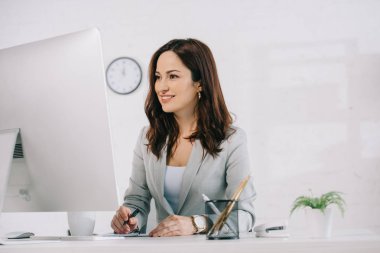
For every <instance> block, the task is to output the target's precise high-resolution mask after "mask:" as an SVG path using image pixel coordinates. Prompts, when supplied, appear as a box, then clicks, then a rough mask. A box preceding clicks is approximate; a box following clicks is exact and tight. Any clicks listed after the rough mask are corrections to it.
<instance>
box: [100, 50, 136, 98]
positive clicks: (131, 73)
mask: <svg viewBox="0 0 380 253" xmlns="http://www.w3.org/2000/svg"><path fill="white" fill-rule="evenodd" d="M141 78H142V71H141V68H140V65H139V64H138V63H137V62H136V61H135V60H134V59H132V58H129V57H120V58H117V59H115V60H113V61H112V62H111V63H110V64H109V65H108V68H107V70H106V80H107V85H108V87H110V88H111V90H113V91H114V92H116V93H118V94H129V93H131V92H133V91H135V90H136V89H137V88H138V87H139V85H140V83H141Z"/></svg>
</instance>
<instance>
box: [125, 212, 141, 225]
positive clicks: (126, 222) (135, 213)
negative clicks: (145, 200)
mask: <svg viewBox="0 0 380 253" xmlns="http://www.w3.org/2000/svg"><path fill="white" fill-rule="evenodd" d="M139 212H140V210H139V209H136V210H134V211H133V213H132V214H131V215H129V217H128V220H129V218H131V217H136V215H137V214H138V213H139ZM128 220H126V221H124V223H123V226H124V225H125V224H128Z"/></svg>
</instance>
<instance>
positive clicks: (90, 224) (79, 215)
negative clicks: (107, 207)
mask: <svg viewBox="0 0 380 253" xmlns="http://www.w3.org/2000/svg"><path fill="white" fill-rule="evenodd" d="M67 219H68V222H69V228H70V234H71V235H72V236H91V235H92V234H93V232H94V227H95V220H96V213H95V212H67Z"/></svg>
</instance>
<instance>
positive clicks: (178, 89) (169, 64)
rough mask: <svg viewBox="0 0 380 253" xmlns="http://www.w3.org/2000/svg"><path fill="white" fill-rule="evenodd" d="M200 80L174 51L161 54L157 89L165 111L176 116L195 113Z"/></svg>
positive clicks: (157, 70)
mask: <svg viewBox="0 0 380 253" xmlns="http://www.w3.org/2000/svg"><path fill="white" fill-rule="evenodd" d="M200 90H201V87H200V84H199V82H194V81H193V80H192V79H191V71H190V69H188V68H187V67H186V66H185V65H184V64H183V63H182V61H181V59H180V58H179V57H178V56H177V54H175V53H174V52H173V51H166V52H164V53H162V54H161V55H160V57H159V58H158V61H157V68H156V83H155V91H156V93H157V96H158V99H159V101H160V103H161V106H162V110H163V111H164V112H172V113H174V114H175V115H176V116H184V117H186V116H192V115H194V111H195V106H196V104H197V101H198V91H200Z"/></svg>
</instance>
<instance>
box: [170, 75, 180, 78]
mask: <svg viewBox="0 0 380 253" xmlns="http://www.w3.org/2000/svg"><path fill="white" fill-rule="evenodd" d="M169 78H170V79H175V78H178V76H177V75H170V76H169Z"/></svg>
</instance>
